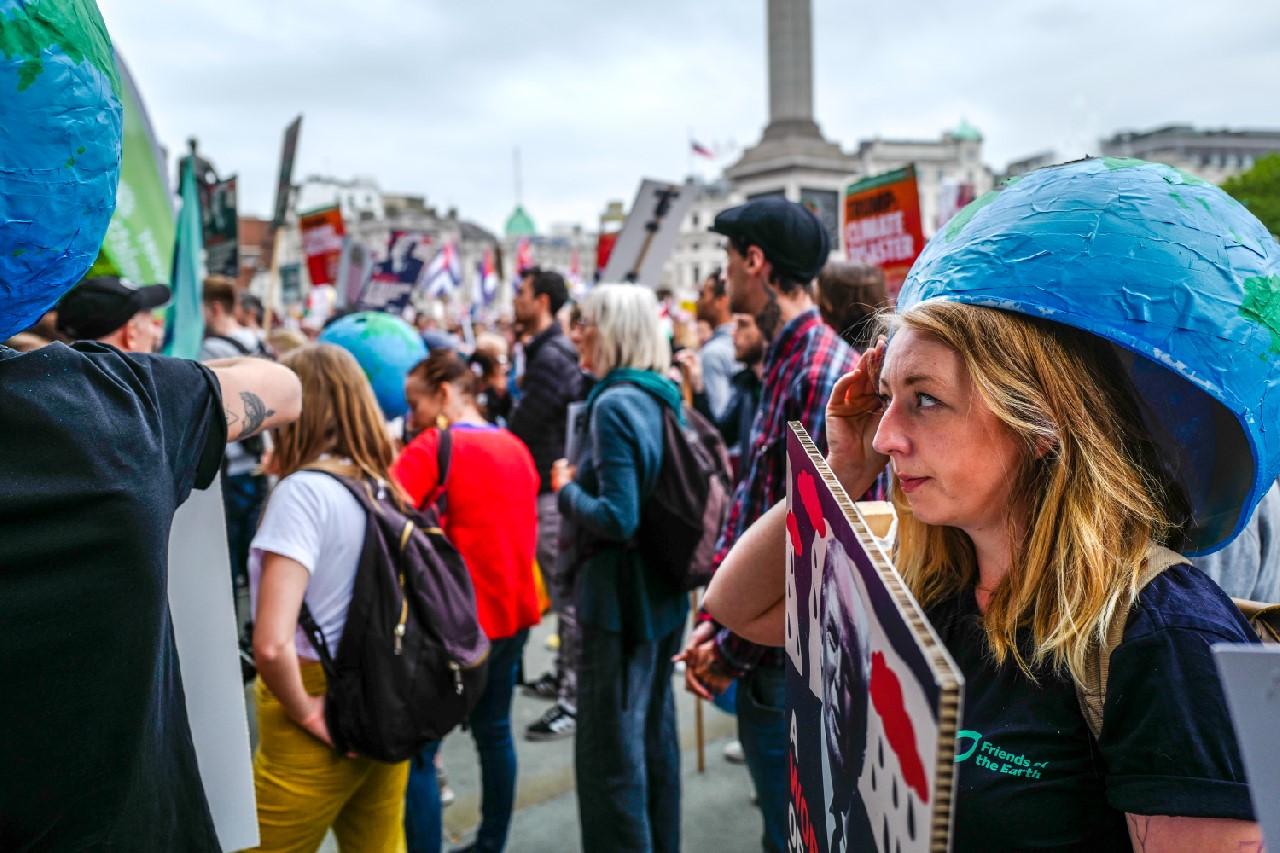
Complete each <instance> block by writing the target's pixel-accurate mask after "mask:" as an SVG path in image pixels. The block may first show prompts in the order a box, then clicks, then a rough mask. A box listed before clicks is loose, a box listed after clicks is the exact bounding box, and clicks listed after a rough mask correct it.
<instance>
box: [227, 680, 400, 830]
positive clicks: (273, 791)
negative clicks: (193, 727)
mask: <svg viewBox="0 0 1280 853" xmlns="http://www.w3.org/2000/svg"><path fill="white" fill-rule="evenodd" d="M302 683H303V685H305V687H306V688H307V692H308V693H310V694H311V695H312V696H321V695H323V694H324V688H325V679H324V670H323V669H322V668H321V666H320V664H318V663H311V662H309V661H303V662H302ZM254 699H255V704H256V705H257V712H258V749H257V751H256V752H255V753H254V754H253V786H254V789H255V791H256V793H257V796H258V832H259V834H260V836H261V845H262V846H261V847H258V848H256V849H257V850H263V851H273V852H274V851H281V853H284V851H289V853H294V851H296V853H313V851H315V850H316V849H317V848H318V847H319V846H320V844H321V842H322V841H323V840H324V835H325V832H327V831H328V830H329V828H330V827H332V828H333V834H334V835H335V836H336V837H337V839H338V847H339V848H340V849H341V850H342V851H343V853H348V851H357V853H363V851H369V853H403V851H404V850H405V841H404V791H405V785H406V784H408V780H409V762H407V761H406V762H402V763H400V764H384V763H382V762H380V761H374V760H372V759H368V758H346V757H344V756H341V755H339V754H338V753H336V752H334V751H333V750H332V749H330V748H329V747H328V746H325V745H324V744H323V743H321V742H320V741H318V740H316V739H315V738H313V737H312V736H311V735H309V734H307V732H306V731H304V730H303V729H302V728H301V727H300V726H298V725H297V724H296V723H294V722H293V721H292V720H291V719H289V717H288V715H287V714H286V713H285V710H284V707H283V706H282V705H281V704H280V702H279V700H277V699H276V697H275V696H273V695H272V693H271V691H270V690H268V689H267V686H266V685H265V684H264V683H263V682H262V679H258V683H257V685H256V686H255V688H254Z"/></svg>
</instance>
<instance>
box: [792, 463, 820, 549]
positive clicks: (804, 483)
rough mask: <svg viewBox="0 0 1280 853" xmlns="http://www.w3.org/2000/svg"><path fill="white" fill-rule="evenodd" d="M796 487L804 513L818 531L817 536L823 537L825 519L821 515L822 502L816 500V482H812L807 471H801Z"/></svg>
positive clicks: (811, 476)
mask: <svg viewBox="0 0 1280 853" xmlns="http://www.w3.org/2000/svg"><path fill="white" fill-rule="evenodd" d="M796 488H797V489H798V490H799V492H800V503H801V504H802V505H803V506H804V511H805V514H806V515H808V516H809V521H810V522H811V523H812V524H813V529H814V530H816V531H818V536H819V538H825V537H826V535H827V520H826V519H825V518H823V517H822V502H821V501H820V500H818V484H817V483H816V482H814V479H813V475H812V474H810V473H809V472H808V471H801V472H800V476H799V478H797V483H796Z"/></svg>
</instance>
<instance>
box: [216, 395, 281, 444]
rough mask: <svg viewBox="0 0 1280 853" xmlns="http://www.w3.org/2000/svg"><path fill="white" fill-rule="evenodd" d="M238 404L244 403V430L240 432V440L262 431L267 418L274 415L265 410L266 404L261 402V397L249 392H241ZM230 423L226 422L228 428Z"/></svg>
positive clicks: (270, 411)
mask: <svg viewBox="0 0 1280 853" xmlns="http://www.w3.org/2000/svg"><path fill="white" fill-rule="evenodd" d="M240 402H242V403H244V428H243V429H242V430H241V431H240V438H248V437H249V436H251V435H253V434H254V433H256V432H257V431H258V430H260V429H262V425H263V424H264V423H266V422H267V418H269V417H271V416H272V415H274V414H275V412H274V411H272V410H271V409H268V408H267V404H266V403H264V402H262V398H261V397H259V396H258V395H257V394H254V393H253V392H251V391H241V392H240ZM230 423H231V422H230V420H228V422H227V424H228V426H230Z"/></svg>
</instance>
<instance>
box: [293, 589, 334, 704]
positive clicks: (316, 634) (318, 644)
mask: <svg viewBox="0 0 1280 853" xmlns="http://www.w3.org/2000/svg"><path fill="white" fill-rule="evenodd" d="M298 625H299V626H300V627H301V628H302V630H303V632H304V633H305V634H306V635H307V639H308V640H310V641H311V648H313V649H315V650H316V654H318V655H320V666H322V667H323V668H324V674H325V676H326V677H327V678H328V679H329V683H330V684H332V683H333V681H334V679H336V678H337V677H338V673H337V667H336V665H335V664H334V661H333V653H332V652H331V651H329V641H328V640H326V639H325V638H324V632H323V631H321V630H320V626H319V625H318V624H316V620H315V617H313V616H312V615H311V609H310V608H308V607H307V602H306V601H305V600H303V602H302V610H300V611H299V612H298Z"/></svg>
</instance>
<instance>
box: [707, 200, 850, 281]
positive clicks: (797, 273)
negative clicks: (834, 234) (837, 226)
mask: <svg viewBox="0 0 1280 853" xmlns="http://www.w3.org/2000/svg"><path fill="white" fill-rule="evenodd" d="M711 230H712V231H714V232H716V233H717V234H723V235H724V236H726V237H731V238H735V239H739V240H742V241H745V242H746V243H748V244H750V245H753V246H759V247H760V251H762V252H764V256H765V258H766V259H767V260H768V261H769V263H771V264H773V268H774V269H775V270H777V271H778V272H780V273H784V274H786V275H789V276H792V277H794V278H797V279H800V280H802V281H806V282H807V281H810V280H812V279H813V278H815V277H816V276H817V275H818V272H819V271H820V270H821V269H822V267H823V265H824V264H825V263H826V262H827V256H828V255H830V254H831V238H830V237H828V236H827V229H826V228H825V227H824V226H823V224H822V221H821V220H819V219H818V217H817V216H815V215H814V214H813V212H812V211H810V210H809V209H808V208H806V207H804V206H802V205H799V204H796V203H795V202H793V201H787V200H786V199H785V198H782V197H781V196H768V197H766V198H760V199H755V200H754V201H749V202H747V203H746V204H740V205H738V206H737V207H731V208H729V209H728V210H723V211H721V212H720V213H719V214H718V215H717V216H716V219H715V222H714V223H712V225H711Z"/></svg>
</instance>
